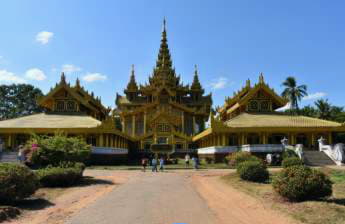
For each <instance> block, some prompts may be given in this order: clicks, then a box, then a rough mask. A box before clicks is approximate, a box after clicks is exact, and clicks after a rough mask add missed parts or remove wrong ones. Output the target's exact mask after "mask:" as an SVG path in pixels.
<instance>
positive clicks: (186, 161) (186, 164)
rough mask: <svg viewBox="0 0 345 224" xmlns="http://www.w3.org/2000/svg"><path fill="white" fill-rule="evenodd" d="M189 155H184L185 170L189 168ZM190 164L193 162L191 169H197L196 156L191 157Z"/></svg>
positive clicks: (197, 159)
mask: <svg viewBox="0 0 345 224" xmlns="http://www.w3.org/2000/svg"><path fill="white" fill-rule="evenodd" d="M190 160H191V159H190V155H189V154H186V155H185V157H184V161H185V166H186V168H189V163H190ZM192 162H193V167H194V169H196V170H197V169H199V165H200V163H199V158H198V157H197V156H193V157H192Z"/></svg>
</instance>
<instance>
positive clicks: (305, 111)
mask: <svg viewBox="0 0 345 224" xmlns="http://www.w3.org/2000/svg"><path fill="white" fill-rule="evenodd" d="M299 114H300V115H303V116H307V117H317V114H318V111H317V110H316V109H315V107H313V106H310V105H308V106H305V107H303V108H301V109H300V110H299Z"/></svg>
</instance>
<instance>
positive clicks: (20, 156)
mask: <svg viewBox="0 0 345 224" xmlns="http://www.w3.org/2000/svg"><path fill="white" fill-rule="evenodd" d="M17 158H18V160H19V162H20V163H24V162H25V155H24V147H23V146H22V145H19V146H18V156H17Z"/></svg>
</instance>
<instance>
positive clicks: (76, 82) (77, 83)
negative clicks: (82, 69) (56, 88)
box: [75, 78, 80, 88]
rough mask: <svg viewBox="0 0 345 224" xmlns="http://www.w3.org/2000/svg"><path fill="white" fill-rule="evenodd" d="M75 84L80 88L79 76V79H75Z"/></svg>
mask: <svg viewBox="0 0 345 224" xmlns="http://www.w3.org/2000/svg"><path fill="white" fill-rule="evenodd" d="M75 86H76V87H78V88H80V80H79V78H77V80H76V81H75Z"/></svg>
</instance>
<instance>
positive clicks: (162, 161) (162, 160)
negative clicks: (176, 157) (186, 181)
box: [159, 157, 164, 172]
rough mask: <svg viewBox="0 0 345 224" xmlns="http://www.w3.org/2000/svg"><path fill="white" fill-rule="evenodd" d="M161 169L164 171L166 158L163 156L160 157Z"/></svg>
mask: <svg viewBox="0 0 345 224" xmlns="http://www.w3.org/2000/svg"><path fill="white" fill-rule="evenodd" d="M159 171H162V172H163V171H164V158H163V157H161V158H160V159H159Z"/></svg>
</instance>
